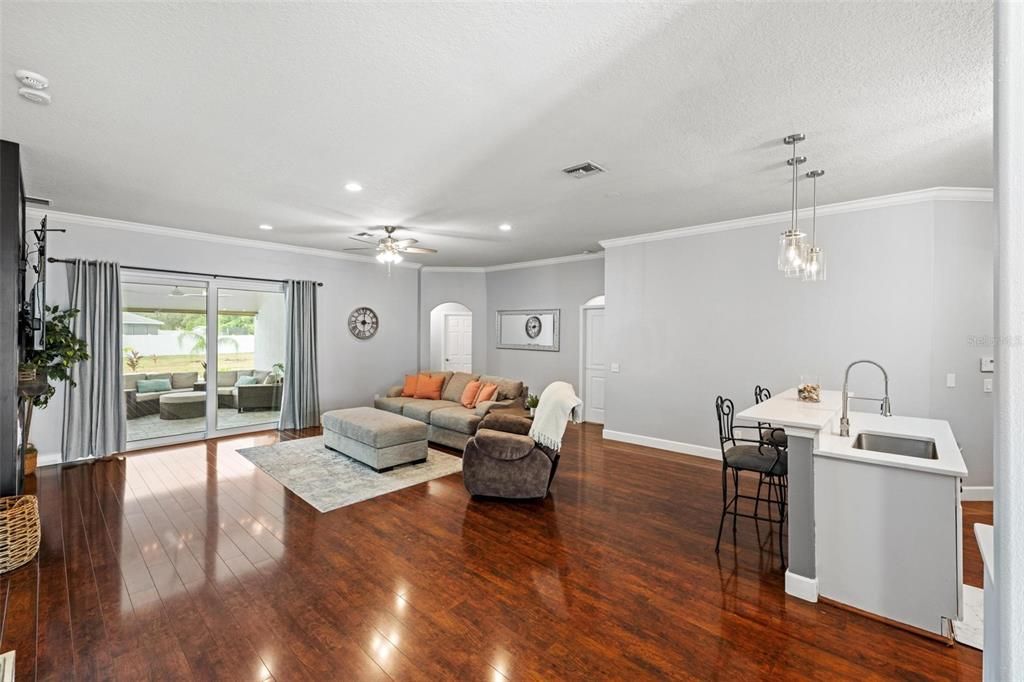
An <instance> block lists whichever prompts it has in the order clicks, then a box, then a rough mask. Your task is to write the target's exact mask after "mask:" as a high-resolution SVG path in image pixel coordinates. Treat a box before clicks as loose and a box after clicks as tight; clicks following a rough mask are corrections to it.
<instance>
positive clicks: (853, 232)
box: [605, 202, 992, 485]
mask: <svg viewBox="0 0 1024 682" xmlns="http://www.w3.org/2000/svg"><path fill="white" fill-rule="evenodd" d="M783 228H784V226H783V225H767V226H760V227H753V228H747V229H740V230H733V231H728V232H719V233H712V234H705V235H697V236H693V237H685V238H676V239H671V240H663V241H656V242H648V243H642V244H634V245H626V246H616V247H613V248H610V249H608V250H607V251H606V255H605V263H606V266H605V281H606V287H607V292H606V294H607V311H608V313H607V323H608V334H609V339H608V343H609V360H610V361H611V362H618V363H620V366H621V371H620V373H618V374H610V375H609V379H608V393H607V401H608V409H607V413H606V425H605V426H606V428H607V429H608V430H611V431H620V432H625V433H629V434H635V435H642V436H649V437H655V438H662V439H666V440H671V441H676V442H681V443H688V444H694V445H700V446H706V447H713V448H715V449H717V438H716V426H715V415H714V400H715V396H716V395H718V394H723V395H725V396H728V397H731V398H733V399H734V400H735V401H736V404H737V407H738V408H739V409H742V408H744V407H747V406H748V405H750V404H751V403H752V402H753V393H752V391H753V387H754V385H755V384H758V383H762V384H765V385H767V386H769V387H771V388H772V389H773V390H775V391H779V390H782V389H784V388H787V387H789V386H793V385H795V384H796V383H798V382H799V380H800V377H801V375H817V376H818V377H819V378H820V380H821V382H822V384H823V386H824V387H825V388H834V389H838V388H840V387H841V384H842V373H843V369H844V368H845V367H846V365H847V364H848V363H849V362H850V361H852V360H854V359H860V358H871V359H873V360H877V361H879V362H880V363H881V364H882V365H884V366H885V367H886V368H887V369H888V370H889V374H890V392H891V395H892V399H893V409H894V411H895V412H896V413H898V414H903V415H916V416H932V417H936V418H942V419H950V420H951V421H952V422H953V427H954V433H955V434H956V435H957V438H958V440H959V441H960V443H961V445H962V446H963V447H964V450H965V456H966V459H967V465H968V469H969V470H970V471H971V475H970V477H969V479H968V482H969V484H971V485H990V484H991V434H990V433H989V432H990V430H991V401H990V396H988V395H985V394H983V393H981V389H980V375H979V374H978V372H977V362H978V357H979V356H980V355H981V353H980V352H979V351H978V349H977V348H972V347H970V346H969V345H968V343H967V337H968V336H970V335H986V334H991V330H992V305H991V286H992V264H991V263H992V261H991V250H990V243H991V205H990V204H987V203H985V204H967V203H964V204H962V205H961V204H956V205H954V204H952V203H951V202H937V203H932V202H925V203H919V204H913V205H907V206H894V207H887V208H881V209H874V210H867V211H858V212H853V213H845V214H837V215H832V216H827V217H823V218H821V219H819V230H818V236H819V241H820V243H821V245H822V246H823V247H824V248H825V249H826V253H827V255H828V258H829V262H828V270H829V277H828V280H827V281H826V282H820V283H809V282H808V283H805V282H800V281H793V280H787V279H785V278H784V277H782V275H781V274H780V273H779V272H778V271H777V270H776V267H775V248H776V242H777V237H778V233H779V232H780V231H781V230H782V229H783ZM986 248H988V249H989V251H988V254H987V255H986V254H985V249H986ZM965 283H967V284H966V285H965ZM972 368H973V373H972ZM950 371H956V372H958V378H959V380H960V387H959V388H957V389H945V388H944V385H945V383H944V382H945V373H946V372H950ZM854 372H855V375H854V376H853V377H852V378H851V387H852V390H854V391H856V392H859V393H861V394H862V395H865V394H870V395H875V394H877V393H878V390H879V387H880V377H878V376H876V375H875V374H873V373H872V371H871V369H870V368H857V369H856V370H854ZM938 382H941V383H938ZM860 409H872V408H871V407H870V406H868V405H867V404H865V405H864V406H863V407H862V408H860Z"/></svg>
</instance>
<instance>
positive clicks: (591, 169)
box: [562, 161, 605, 178]
mask: <svg viewBox="0 0 1024 682" xmlns="http://www.w3.org/2000/svg"><path fill="white" fill-rule="evenodd" d="M562 172H563V173H565V174H566V175H568V176H569V177H573V178H585V177H588V176H591V175H597V174H598V173H604V172H605V170H604V168H601V167H600V166H598V165H597V164H596V163H594V162H593V161H584V162H583V163H578V164H576V165H575V166H569V167H568V168H563V169H562Z"/></svg>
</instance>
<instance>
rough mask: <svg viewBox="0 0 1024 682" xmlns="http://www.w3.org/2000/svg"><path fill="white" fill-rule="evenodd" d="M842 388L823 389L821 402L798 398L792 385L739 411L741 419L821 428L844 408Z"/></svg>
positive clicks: (813, 429)
mask: <svg viewBox="0 0 1024 682" xmlns="http://www.w3.org/2000/svg"><path fill="white" fill-rule="evenodd" d="M842 402H843V392H842V391H822V392H821V402H820V403H808V402H804V401H803V400H800V398H798V397H797V394H796V389H795V388H791V389H789V390H786V391H783V392H782V393H779V394H778V395H774V396H772V397H771V398H769V399H768V400H766V401H764V402H763V403H761V404H759V405H754V406H753V407H748V408H747V409H745V410H743V411H742V412H738V413H737V414H736V418H737V419H744V420H749V421H758V422H770V423H771V424H772V425H773V426H789V427H792V428H798V429H807V430H809V431H820V430H821V429H823V428H825V427H826V426H828V424H829V422H831V421H832V418H833V417H834V416H835V415H836V413H837V412H840V411H842V409H843V405H842Z"/></svg>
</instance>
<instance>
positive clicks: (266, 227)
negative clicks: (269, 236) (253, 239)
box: [260, 223, 274, 230]
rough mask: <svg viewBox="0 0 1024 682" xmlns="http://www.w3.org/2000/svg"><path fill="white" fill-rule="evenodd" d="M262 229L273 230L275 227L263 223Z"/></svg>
mask: <svg viewBox="0 0 1024 682" xmlns="http://www.w3.org/2000/svg"><path fill="white" fill-rule="evenodd" d="M260 229H261V230H273V229H274V226H273V225H267V224H266V223H263V224H262V225H260Z"/></svg>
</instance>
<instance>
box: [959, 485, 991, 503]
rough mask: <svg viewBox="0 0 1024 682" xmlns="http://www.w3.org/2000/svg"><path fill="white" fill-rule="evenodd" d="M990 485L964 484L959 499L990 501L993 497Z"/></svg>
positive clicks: (965, 500)
mask: <svg viewBox="0 0 1024 682" xmlns="http://www.w3.org/2000/svg"><path fill="white" fill-rule="evenodd" d="M992 493H993V489H992V486H990V485H965V486H964V492H963V495H962V496H961V499H962V500H963V501H964V502H991V501H992V500H993V498H994V495H993V494H992Z"/></svg>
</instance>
